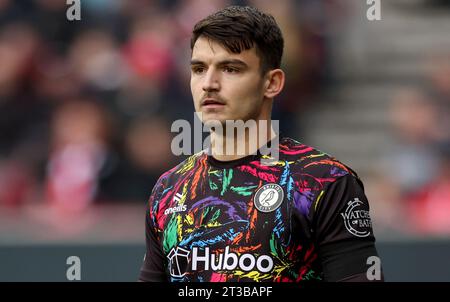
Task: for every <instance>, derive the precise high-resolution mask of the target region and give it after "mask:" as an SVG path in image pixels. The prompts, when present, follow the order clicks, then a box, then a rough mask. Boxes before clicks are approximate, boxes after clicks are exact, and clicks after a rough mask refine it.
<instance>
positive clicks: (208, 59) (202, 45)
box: [191, 36, 259, 68]
mask: <svg viewBox="0 0 450 302" xmlns="http://www.w3.org/2000/svg"><path fill="white" fill-rule="evenodd" d="M191 59H192V60H199V61H202V62H204V63H207V64H214V63H217V62H220V61H224V60H231V59H238V60H241V61H243V62H245V63H246V64H247V65H248V66H249V67H255V68H258V67H259V57H258V55H257V54H256V49H255V47H252V48H250V49H247V50H243V51H241V52H240V53H232V52H230V51H229V50H228V49H226V48H225V47H224V46H222V45H221V44H220V43H218V42H217V41H214V40H211V39H208V38H206V37H202V36H200V37H199V38H198V39H197V41H196V42H195V44H194V47H193V49H192V58H191Z"/></svg>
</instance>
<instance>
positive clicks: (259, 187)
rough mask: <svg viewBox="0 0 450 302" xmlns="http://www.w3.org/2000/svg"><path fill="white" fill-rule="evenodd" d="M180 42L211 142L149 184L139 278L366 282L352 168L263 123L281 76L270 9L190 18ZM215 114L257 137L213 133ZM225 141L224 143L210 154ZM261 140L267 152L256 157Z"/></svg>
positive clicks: (363, 207) (366, 230)
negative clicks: (246, 124)
mask: <svg viewBox="0 0 450 302" xmlns="http://www.w3.org/2000/svg"><path fill="white" fill-rule="evenodd" d="M191 49H192V57H191V92H192V95H193V99H194V105H195V109H196V112H197V113H201V118H202V121H203V123H204V124H205V125H209V126H210V128H211V147H210V149H209V150H208V151H209V152H205V151H202V152H199V153H197V154H194V155H192V156H190V157H189V158H188V159H187V160H185V161H183V162H182V163H180V164H179V165H178V166H176V167H174V168H173V169H171V170H169V171H168V172H166V173H165V174H163V175H162V176H161V177H160V178H159V180H158V182H157V183H156V185H155V187H154V188H153V191H152V194H151V196H150V199H149V202H148V210H147V213H146V244H147V251H146V256H145V258H144V264H143V266H142V269H141V274H140V278H139V279H140V280H141V281H273V282H283V281H294V282H297V281H303V280H325V281H347V280H348V281H352V280H354V281H367V280H368V277H367V276H368V274H367V271H368V269H369V266H368V265H367V263H368V261H367V260H368V258H369V257H372V256H375V257H376V256H377V251H376V249H375V245H374V242H375V238H374V235H373V231H372V227H371V221H370V216H369V205H368V201H367V198H366V197H365V194H364V190H363V185H362V183H361V181H360V180H359V178H358V176H357V175H356V173H355V172H353V171H352V170H351V169H350V168H348V167H347V166H345V165H344V164H342V163H340V162H339V161H337V160H336V159H334V158H332V157H330V156H329V155H327V154H325V153H323V152H321V151H318V150H316V149H314V148H312V147H309V146H306V145H304V144H302V143H300V142H298V141H296V140H294V139H291V138H286V137H280V136H279V135H278V134H277V133H276V131H274V127H273V124H271V123H270V115H271V110H272V102H273V99H274V97H276V96H277V95H278V94H279V93H280V92H281V90H282V88H283V85H284V79H285V75H284V73H283V71H282V70H281V69H280V63H281V57H282V53H283V38H282V34H281V31H280V29H279V27H278V26H277V24H276V22H275V20H274V19H273V17H272V16H269V15H266V14H264V13H261V12H260V11H258V10H256V9H255V8H251V7H237V6H232V7H228V8H225V9H223V10H221V11H219V12H217V13H215V14H213V15H211V16H209V17H207V18H205V19H204V20H202V21H200V22H199V23H197V24H196V25H195V27H194V30H193V36H192V40H191ZM227 120H228V121H230V120H231V121H233V120H242V121H256V122H258V123H256V128H257V130H258V132H259V134H260V133H261V132H267V133H264V134H267V136H266V137H267V138H266V139H265V140H261V139H257V140H256V143H252V142H254V141H255V140H252V139H251V138H252V137H250V135H249V133H250V132H249V131H246V132H245V134H244V135H242V134H241V135H235V133H234V131H231V132H230V131H220V132H219V131H216V128H217V129H218V128H219V127H220V126H221V125H225V124H226V121H227ZM264 121H266V122H267V124H268V127H266V129H263V128H264V127H261V125H262V124H263V123H261V124H260V123H259V122H264ZM258 137H260V136H258ZM227 145H228V146H230V145H232V146H234V148H232V150H233V151H234V152H231V153H230V152H228V153H227V152H222V151H223V150H224V148H225V147H226V146H227ZM268 145H270V146H271V149H272V150H276V152H272V153H277V156H275V157H271V156H270V155H267V154H266V155H263V154H262V152H261V150H262V148H263V147H264V146H268ZM236 146H241V147H242V146H244V147H245V148H244V149H245V152H244V153H243V154H240V153H239V152H236V150H237V147H236ZM262 159H265V160H268V161H269V162H270V161H271V163H270V164H263V163H262ZM371 259H374V258H371ZM375 259H377V258H375ZM374 276H375V277H374V278H370V279H382V274H381V273H378V275H377V274H374Z"/></svg>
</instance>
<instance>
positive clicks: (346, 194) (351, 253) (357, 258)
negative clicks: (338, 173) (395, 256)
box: [315, 174, 378, 281]
mask: <svg viewBox="0 0 450 302" xmlns="http://www.w3.org/2000/svg"><path fill="white" fill-rule="evenodd" d="M355 198H358V200H360V201H361V202H362V204H361V205H359V206H358V207H355V210H354V211H353V213H355V212H356V211H363V213H365V212H364V211H367V212H368V211H369V202H368V200H367V197H366V196H365V194H364V189H363V185H362V182H361V181H360V180H359V179H358V178H357V177H356V176H354V175H351V174H349V175H346V176H342V177H340V178H339V179H337V180H336V181H335V182H333V183H331V184H330V185H329V186H328V188H327V189H326V193H325V195H324V197H323V199H322V200H321V201H320V202H319V206H318V210H317V213H316V214H315V215H316V217H315V221H316V224H317V225H316V240H317V243H318V247H319V257H320V259H321V263H322V266H323V274H324V280H325V281H339V280H342V279H346V278H349V277H351V276H355V275H358V276H359V277H358V278H357V279H358V280H359V281H362V280H361V278H362V279H364V278H365V279H364V281H369V280H367V278H366V277H365V276H366V272H367V269H368V265H367V264H366V262H367V259H368V258H369V257H371V256H377V257H378V253H377V250H376V248H375V237H374V234H373V229H372V226H371V225H370V226H367V227H363V228H360V230H362V231H364V232H366V233H368V235H367V236H363V235H359V236H357V235H354V234H352V233H351V232H350V231H349V230H348V229H347V227H346V226H345V223H344V217H343V215H345V211H346V209H347V208H348V207H349V204H348V203H349V201H352V200H354V199H355ZM367 219H369V220H370V218H359V219H358V218H357V217H356V218H355V219H353V220H352V221H356V222H358V221H361V220H367ZM364 235H365V234H364ZM348 280H352V278H350V279H348Z"/></svg>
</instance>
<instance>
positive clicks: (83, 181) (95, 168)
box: [46, 100, 111, 213]
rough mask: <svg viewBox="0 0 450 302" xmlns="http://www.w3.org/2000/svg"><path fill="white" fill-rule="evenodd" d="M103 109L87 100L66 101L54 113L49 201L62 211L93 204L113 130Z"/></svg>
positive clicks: (47, 196)
mask: <svg viewBox="0 0 450 302" xmlns="http://www.w3.org/2000/svg"><path fill="white" fill-rule="evenodd" d="M109 122H110V121H109V120H108V116H107V115H106V114H105V112H104V111H103V110H102V108H101V107H99V106H98V105H96V104H95V103H93V102H92V101H88V100H74V101H70V102H66V103H64V104H62V105H61V107H59V108H58V110H57V111H56V112H55V115H54V119H53V123H52V128H51V131H52V132H51V134H52V135H51V153H50V157H49V162H48V172H47V179H46V199H47V201H48V202H49V203H50V204H52V205H54V206H55V207H56V208H58V209H59V210H61V211H62V212H69V213H70V212H73V211H75V212H79V211H82V210H84V209H86V207H88V206H89V204H90V203H91V202H93V201H94V199H95V197H96V194H97V190H98V182H99V177H100V172H101V170H102V168H103V166H104V164H105V162H106V159H107V157H108V153H109V152H110V151H109V145H108V139H109V136H110V135H111V128H110V124H109Z"/></svg>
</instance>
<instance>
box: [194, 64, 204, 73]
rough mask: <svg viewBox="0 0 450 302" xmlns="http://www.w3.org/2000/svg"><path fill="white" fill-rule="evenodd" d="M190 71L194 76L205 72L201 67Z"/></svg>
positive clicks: (195, 67)
mask: <svg viewBox="0 0 450 302" xmlns="http://www.w3.org/2000/svg"><path fill="white" fill-rule="evenodd" d="M191 70H192V72H193V73H195V74H200V73H203V72H204V71H205V67H203V66H193V67H192V68H191Z"/></svg>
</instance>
